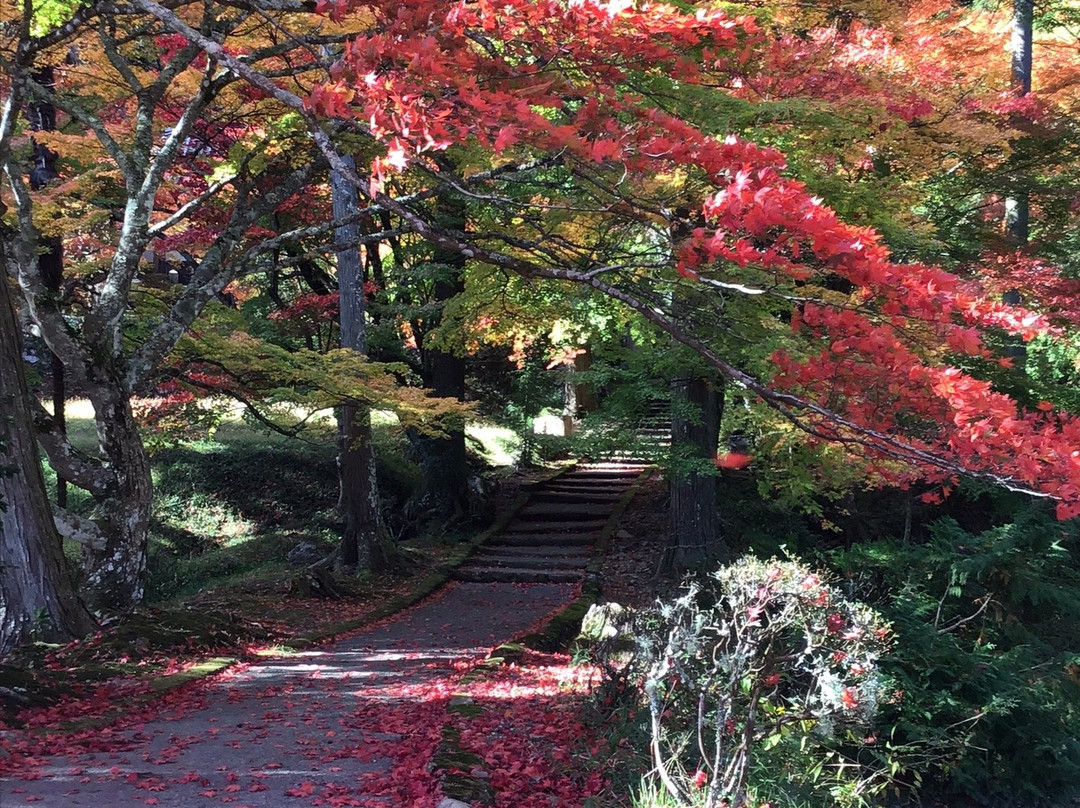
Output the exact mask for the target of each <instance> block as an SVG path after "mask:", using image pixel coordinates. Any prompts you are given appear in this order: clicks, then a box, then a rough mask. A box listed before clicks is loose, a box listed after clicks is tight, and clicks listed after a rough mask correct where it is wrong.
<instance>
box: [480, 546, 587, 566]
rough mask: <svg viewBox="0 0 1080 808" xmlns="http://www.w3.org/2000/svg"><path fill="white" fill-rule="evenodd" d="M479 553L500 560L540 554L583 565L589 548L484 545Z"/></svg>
mask: <svg viewBox="0 0 1080 808" xmlns="http://www.w3.org/2000/svg"><path fill="white" fill-rule="evenodd" d="M479 552H481V553H483V554H484V555H490V556H499V557H501V558H523V557H525V556H534V555H538V554H542V555H545V556H550V557H551V558H577V559H579V560H581V562H582V563H585V562H586V561H588V559H589V554H590V548H589V547H588V546H587V545H583V544H529V545H516V544H485V545H484V546H483V547H481V548H480V551H479Z"/></svg>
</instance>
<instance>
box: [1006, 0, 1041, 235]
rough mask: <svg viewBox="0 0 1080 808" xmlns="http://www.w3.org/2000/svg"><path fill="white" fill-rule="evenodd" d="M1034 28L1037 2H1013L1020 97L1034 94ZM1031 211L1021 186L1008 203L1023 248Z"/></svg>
mask: <svg viewBox="0 0 1080 808" xmlns="http://www.w3.org/2000/svg"><path fill="white" fill-rule="evenodd" d="M1034 25H1035V2H1034V0H1013V18H1012V41H1011V44H1010V49H1011V51H1012V69H1011V77H1012V92H1013V94H1014V95H1015V96H1016V97H1017V98H1022V97H1023V96H1025V95H1027V94H1028V93H1030V92H1031V74H1032V69H1033V67H1032V62H1033V52H1034V47H1033V45H1034ZM1030 210H1031V200H1030V196H1029V193H1028V189H1027V188H1026V187H1023V185H1022V183H1021V187H1018V188H1017V189H1016V190H1015V191H1014V193H1013V195H1012V196H1010V197H1008V198H1007V199H1006V200H1005V232H1006V233H1007V234H1008V236H1009V239H1010V240H1011V241H1012V242H1013V244H1014V245H1016V246H1020V247H1022V246H1023V245H1025V244H1027V242H1028V234H1029V230H1030V226H1029V219H1030V215H1031V213H1030Z"/></svg>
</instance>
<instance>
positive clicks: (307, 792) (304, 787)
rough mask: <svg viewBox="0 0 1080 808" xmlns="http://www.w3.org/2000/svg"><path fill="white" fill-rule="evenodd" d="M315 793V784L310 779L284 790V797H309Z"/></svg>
mask: <svg viewBox="0 0 1080 808" xmlns="http://www.w3.org/2000/svg"><path fill="white" fill-rule="evenodd" d="M314 793H315V784H314V783H312V782H311V781H310V780H305V781H304V782H302V783H301V784H300V785H298V786H297V787H296V788H290V789H289V790H288V791H286V792H285V796H286V797H310V796H311V795H312V794H314Z"/></svg>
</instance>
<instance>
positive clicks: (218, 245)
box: [125, 160, 315, 390]
mask: <svg viewBox="0 0 1080 808" xmlns="http://www.w3.org/2000/svg"><path fill="white" fill-rule="evenodd" d="M314 171H315V161H314V160H309V161H307V163H306V164H305V165H303V166H301V167H300V168H298V169H295V170H294V171H292V172H291V173H290V174H289V175H288V176H287V177H286V178H285V179H283V180H280V181H278V182H277V183H276V184H275V185H274V187H273V188H272V189H271V190H269V191H268V192H266V193H265V194H263V195H262V196H260V197H258V198H257V199H256V200H255V201H253V202H250V203H248V204H245V200H247V198H248V192H249V191H250V190H251V186H248V187H245V188H240V189H238V190H239V192H240V193H239V198H238V200H237V202H236V206H235V207H234V208H233V211H232V214H231V215H230V217H229V221H228V223H227V224H226V225H225V227H223V228H222V230H221V233H220V234H219V235H218V236H217V238H215V239H214V243H213V244H211V245H210V247H209V248H208V249H207V250H206V252H205V254H204V255H203V258H202V260H201V261H200V262H199V266H198V268H197V269H196V270H195V273H194V275H193V277H192V279H191V283H189V284H188V285H187V287H186V288H185V289H184V291H183V293H182V294H181V295H180V297H179V298H178V299H177V300H176V302H175V303H174V304H173V306H172V308H171V309H170V310H169V313H168V315H166V317H165V318H164V320H163V321H162V322H161V323H160V324H158V326H157V327H156V328H155V329H154V330H153V332H151V334H150V336H149V337H147V339H146V341H145V342H143V344H142V345H140V346H139V348H138V349H137V350H136V351H135V352H134V354H133V355H132V357H131V361H130V363H129V365H128V370H127V377H126V380H125V383H126V385H127V388H128V389H129V390H135V389H137V388H138V387H139V386H140V385H141V384H142V383H143V382H144V381H146V380H147V379H148V378H149V376H150V375H151V374H152V373H153V371H154V369H155V368H156V367H157V366H158V364H159V363H160V362H161V361H162V360H163V359H164V358H165V356H166V355H167V354H168V353H169V352H170V351H171V350H172V349H173V348H174V347H175V346H176V343H177V342H178V341H179V340H180V338H181V337H182V336H183V335H184V333H185V332H186V331H187V330H188V328H190V327H191V324H192V323H193V322H195V319H196V318H197V317H198V316H199V314H200V313H201V312H202V310H203V308H204V307H205V306H206V304H207V303H208V302H209V301H210V300H213V299H214V298H215V297H216V296H217V295H218V294H219V293H220V292H221V291H222V290H224V288H225V287H226V286H227V285H228V284H229V282H230V281H231V280H232V279H233V278H234V277H236V274H237V271H238V269H237V264H236V261H235V260H230V258H231V257H232V256H230V253H231V252H232V250H233V249H234V248H235V247H236V245H237V244H238V243H239V242H240V240H241V239H242V238H243V236H244V234H245V233H246V232H247V231H248V229H249V228H250V227H251V226H252V225H253V224H254V223H255V222H256V221H257V220H258V219H260V218H261V217H262V216H265V215H267V214H268V213H270V212H271V211H272V210H274V208H276V207H277V206H278V205H280V204H281V203H282V202H284V201H285V200H287V199H289V198H290V197H292V196H293V195H294V194H296V193H298V192H299V191H300V190H301V189H302V188H303V187H304V185H305V184H306V183H307V182H308V180H309V179H310V177H311V174H312V173H313V172H314Z"/></svg>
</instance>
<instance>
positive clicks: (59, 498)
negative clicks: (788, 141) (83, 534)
mask: <svg viewBox="0 0 1080 808" xmlns="http://www.w3.org/2000/svg"><path fill="white" fill-rule="evenodd" d="M34 80H35V81H36V82H37V83H38V84H40V85H41V86H42V87H46V88H48V89H49V90H50V91H51V90H55V87H56V78H55V75H54V73H53V68H52V66H51V65H48V66H46V67H43V68H41V70H39V71H38V72H37V73H35V74H34ZM27 117H28V118H29V119H30V129H31V130H32V131H34V132H52V131H55V130H56V107H55V106H53V104H51V103H49V102H48V101H36V102H32V103H31V104H29V105H28V107H27ZM33 146H34V165H33V167H32V168H31V169H30V188H31V189H32V190H35V191H37V190H40V189H41V188H44V187H45V186H46V185H48V184H49V183H50V182H52V181H53V180H55V179H56V178H57V177H59V176H60V175H59V173H58V172H57V170H56V160H57V154H56V152H54V151H53V150H52V149H49V148H48V147H46V146H44V145H43V144H41V143H38V142H37V141H36V140H34V141H33ZM38 245H39V250H40V255H39V256H38V271H39V272H40V273H41V278H42V280H43V281H44V283H45V288H46V289H48V290H49V291H50V292H51V293H52V294H54V295H57V296H59V294H60V286H61V284H62V283H63V280H64V240H63V239H62V238H60V237H59V236H50V237H49V238H42V239H39V240H38ZM49 371H50V375H51V377H52V403H53V421H54V424H55V428H56V431H57V434H59V435H65V434H66V433H67V419H66V415H65V412H64V409H65V407H66V405H67V393H66V390H65V386H66V385H65V378H64V363H63V362H61V361H60V357H59V356H57V355H56V354H54V353H52V352H51V351H50V352H49ZM67 485H68V484H67V480H65V479H64V478H63V477H61V476H60V475H57V477H56V504H57V505H59V506H60V507H61V508H66V507H67Z"/></svg>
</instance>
